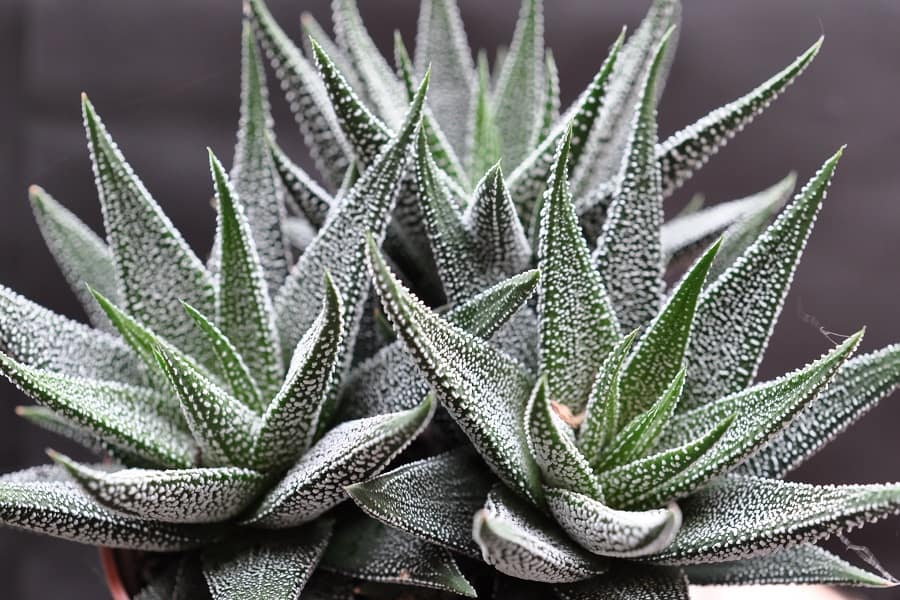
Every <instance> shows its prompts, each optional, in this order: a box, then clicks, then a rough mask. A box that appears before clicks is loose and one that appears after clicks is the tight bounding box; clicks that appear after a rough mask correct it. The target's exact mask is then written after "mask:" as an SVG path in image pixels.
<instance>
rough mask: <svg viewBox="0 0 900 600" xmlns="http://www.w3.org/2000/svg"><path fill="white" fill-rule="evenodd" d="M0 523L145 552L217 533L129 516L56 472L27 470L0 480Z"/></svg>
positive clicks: (180, 547) (181, 545)
mask: <svg viewBox="0 0 900 600" xmlns="http://www.w3.org/2000/svg"><path fill="white" fill-rule="evenodd" d="M0 524H3V525H6V526H8V527H15V528H17V529H24V530H26V531H33V532H36V533H41V534H43V535H49V536H52V537H56V538H62V539H64V540H70V541H73V542H79V543H81V544H90V545H92V546H106V547H108V548H124V549H130V550H146V551H150V552H173V551H178V550H185V549H189V548H193V547H197V546H200V545H202V544H204V543H209V542H213V541H215V538H216V537H217V535H216V534H217V533H218V532H217V531H216V530H215V529H210V528H207V527H204V526H202V525H176V524H172V523H159V522H156V521H148V520H145V519H138V518H135V517H128V516H125V515H120V514H117V513H114V512H112V511H110V510H109V509H107V508H105V507H103V506H102V505H100V504H98V503H97V502H96V501H95V500H94V499H93V498H91V497H90V496H88V495H87V494H86V493H85V492H84V491H83V490H82V489H81V488H80V487H79V486H78V484H77V483H75V482H74V481H70V480H67V479H66V478H65V475H64V474H63V472H62V469H61V468H58V469H56V470H52V471H48V470H47V469H46V467H38V468H37V469H26V470H25V471H19V472H17V473H12V474H9V475H4V476H3V477H2V478H0Z"/></svg>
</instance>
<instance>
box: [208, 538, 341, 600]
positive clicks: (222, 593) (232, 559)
mask: <svg viewBox="0 0 900 600" xmlns="http://www.w3.org/2000/svg"><path fill="white" fill-rule="evenodd" d="M330 537H331V523H329V522H325V521H317V522H316V523H311V524H310V525H308V526H307V527H304V528H303V529H300V530H295V531H291V532H285V533H283V534H278V535H275V534H272V533H270V534H269V535H268V536H266V537H265V538H261V539H252V538H251V539H250V540H242V541H239V542H231V543H228V544H219V545H217V546H213V547H210V548H206V549H205V550H204V551H203V555H202V556H203V575H204V577H205V578H206V582H207V584H208V585H209V590H210V592H212V597H213V600H298V599H299V598H300V597H301V591H302V590H303V588H304V586H305V584H306V582H307V581H308V580H309V578H310V576H311V575H312V573H313V569H315V568H316V565H317V564H318V562H319V560H320V559H321V558H322V554H323V553H324V552H325V547H326V545H327V544H328V540H329V538H330ZM303 597H304V598H305V597H306V594H303Z"/></svg>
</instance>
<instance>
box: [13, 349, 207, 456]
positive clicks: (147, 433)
mask: <svg viewBox="0 0 900 600" xmlns="http://www.w3.org/2000/svg"><path fill="white" fill-rule="evenodd" d="M0 371H2V374H3V375H4V376H5V377H6V378H7V379H9V380H10V381H11V382H12V383H13V384H15V385H16V387H18V388H19V389H20V390H22V391H23V392H24V393H25V394H27V395H28V396H29V397H31V398H32V399H34V400H35V401H36V402H38V403H39V404H42V405H43V406H46V407H47V408H49V409H51V410H53V411H54V412H56V413H58V414H59V415H61V416H63V417H65V418H66V419H68V420H70V421H71V422H72V423H74V424H76V425H78V426H80V427H84V428H85V429H88V430H89V431H90V432H92V433H93V434H94V435H96V436H97V437H99V438H100V439H102V440H104V441H106V442H108V443H110V444H113V445H115V446H120V447H122V448H123V449H125V450H127V451H129V452H132V453H134V454H136V455H138V456H140V457H143V458H144V459H145V460H147V461H149V462H151V463H153V464H159V465H166V466H171V467H181V468H184V467H189V466H191V465H193V463H194V454H195V451H196V448H195V446H194V443H193V441H192V440H191V436H190V434H188V433H187V432H186V431H184V430H183V429H181V427H179V426H178V425H177V421H175V420H173V419H172V418H171V415H167V414H166V413H167V412H168V406H166V405H167V404H168V399H166V398H164V397H161V396H160V395H159V394H158V393H157V392H155V391H153V390H151V389H148V388H141V387H135V386H131V385H128V384H124V383H115V382H112V381H99V380H94V379H84V378H79V377H69V376H66V375H61V374H59V373H54V372H51V371H45V370H42V369H35V368H33V367H29V366H26V365H23V364H22V363H19V362H16V361H14V360H13V359H11V358H9V357H8V356H7V355H5V354H2V353H0Z"/></svg>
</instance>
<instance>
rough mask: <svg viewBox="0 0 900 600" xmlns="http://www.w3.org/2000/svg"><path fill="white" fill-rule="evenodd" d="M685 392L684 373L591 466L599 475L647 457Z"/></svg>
mask: <svg viewBox="0 0 900 600" xmlns="http://www.w3.org/2000/svg"><path fill="white" fill-rule="evenodd" d="M682 389H684V369H681V370H680V371H678V373H676V374H675V377H674V378H673V379H672V381H671V382H670V383H669V386H668V387H667V388H666V389H665V391H664V392H663V393H662V395H661V396H660V397H659V399H658V400H657V401H656V402H655V403H653V405H652V406H650V407H649V408H648V409H647V410H646V411H644V412H642V413H640V414H639V415H637V416H635V417H634V418H633V419H631V421H629V422H628V424H626V425H625V427H624V428H622V431H621V432H619V434H618V435H617V436H616V437H615V438H614V439H613V440H612V443H610V445H609V450H607V451H605V452H603V453H602V454H601V455H600V456H599V457H598V458H599V461H598V462H596V463H594V467H595V468H596V469H597V470H598V471H605V470H607V469H610V468H613V467H618V466H620V465H624V464H627V463H629V462H631V461H633V460H635V459H638V458H641V457H643V456H645V455H646V454H647V451H648V450H650V449H651V448H652V447H653V445H654V444H655V443H656V441H657V440H658V439H659V437H660V436H661V435H662V433H663V431H664V430H665V428H666V427H667V426H668V424H669V421H670V420H671V419H672V415H674V414H675V408H676V407H677V406H678V400H679V399H680V398H681V391H682Z"/></svg>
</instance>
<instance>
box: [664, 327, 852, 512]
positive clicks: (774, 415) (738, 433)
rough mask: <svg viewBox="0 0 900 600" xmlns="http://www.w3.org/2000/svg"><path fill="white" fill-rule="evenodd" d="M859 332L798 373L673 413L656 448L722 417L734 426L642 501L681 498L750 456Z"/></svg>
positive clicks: (830, 371)
mask: <svg viewBox="0 0 900 600" xmlns="http://www.w3.org/2000/svg"><path fill="white" fill-rule="evenodd" d="M862 333H863V332H862V331H860V332H859V333H857V334H855V335H853V336H851V337H850V338H848V339H847V340H846V341H845V342H844V343H843V344H841V345H840V346H837V347H836V348H834V349H833V350H832V351H831V352H829V353H828V354H826V355H824V356H823V357H822V358H820V359H819V360H817V361H815V362H812V363H810V364H809V365H807V366H806V367H804V368H802V369H798V370H796V371H793V372H792V373H789V374H787V375H784V376H782V377H780V378H778V379H775V380H772V381H770V382H767V383H762V384H758V385H755V386H753V387H751V388H748V389H746V390H744V391H742V392H738V393H735V394H732V395H730V396H726V397H725V398H722V399H721V400H718V401H716V402H713V403H711V404H707V405H705V406H703V407H701V408H698V409H694V410H691V411H688V412H685V413H681V414H679V415H676V417H675V418H674V419H672V420H671V421H670V423H669V425H668V428H667V429H666V431H665V432H664V433H663V437H662V439H661V440H660V443H659V444H658V446H657V447H658V448H672V447H674V446H677V445H680V444H683V443H685V442H687V441H689V440H691V439H695V438H697V437H699V436H700V435H701V434H702V433H703V432H704V431H705V430H706V429H709V428H711V427H712V426H713V425H715V424H716V423H718V422H719V421H721V420H722V419H725V418H727V417H731V416H734V422H733V423H732V424H731V427H729V428H728V430H727V431H726V432H725V434H724V435H723V436H722V437H721V438H720V439H719V441H718V442H716V444H714V445H713V447H712V448H711V449H710V450H709V451H708V452H706V454H704V455H703V456H702V457H701V458H700V459H698V460H697V461H695V462H694V463H692V464H691V465H690V466H689V467H688V468H687V469H685V470H684V471H682V472H681V473H680V474H679V475H678V476H676V477H675V478H673V479H671V480H669V481H668V482H666V483H664V484H663V485H662V486H661V487H659V488H657V489H656V490H654V493H653V495H652V499H651V497H648V498H647V499H646V501H647V502H648V503H658V502H664V501H666V500H669V499H671V498H674V497H680V496H682V495H685V494H687V493H689V492H691V491H692V490H694V489H696V488H697V487H699V486H700V485H702V484H703V483H705V482H706V481H709V480H710V479H712V478H713V477H715V476H717V475H720V474H722V473H725V472H727V471H728V470H730V469H732V468H734V466H735V465H737V464H738V463H740V462H741V461H742V460H744V459H745V458H747V456H749V455H751V454H753V453H754V452H755V451H756V450H758V449H759V448H760V447H762V446H763V445H764V444H765V443H766V442H767V441H768V440H769V439H770V438H771V437H772V436H774V435H775V434H776V433H777V432H778V431H780V430H781V429H783V428H784V427H785V425H787V423H788V422H789V421H790V420H791V419H792V418H793V417H794V416H795V415H796V414H797V413H798V412H799V411H801V410H802V409H803V408H804V407H805V406H807V405H809V403H810V402H812V401H813V400H814V399H815V397H816V395H817V394H818V392H819V391H820V390H821V389H822V388H823V387H824V386H825V385H827V383H828V382H829V380H830V379H831V378H832V377H834V374H835V372H836V371H837V370H838V369H839V368H840V366H841V365H842V364H843V363H844V362H845V361H846V360H847V359H848V358H849V357H850V355H851V354H852V353H853V352H854V351H855V350H856V348H857V346H858V345H859V342H860V339H862Z"/></svg>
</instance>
